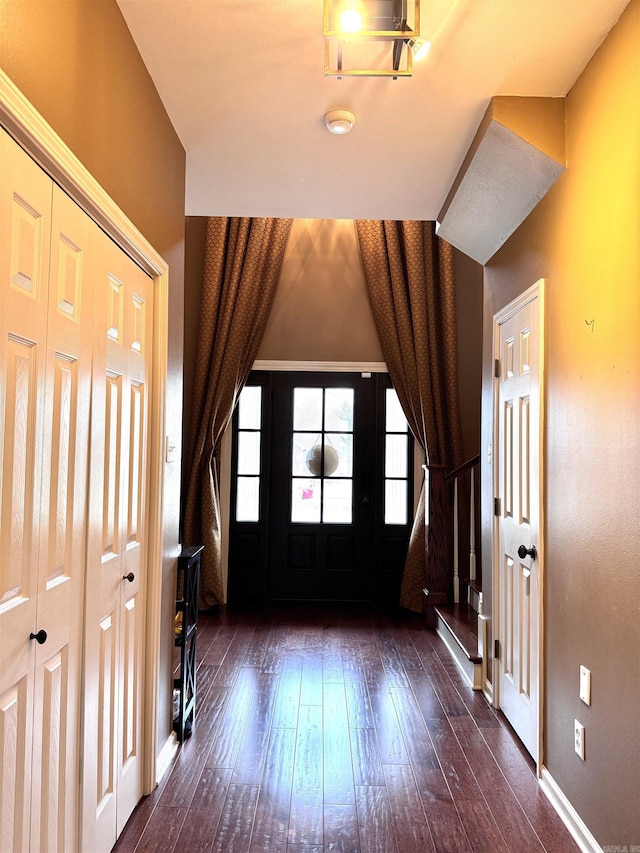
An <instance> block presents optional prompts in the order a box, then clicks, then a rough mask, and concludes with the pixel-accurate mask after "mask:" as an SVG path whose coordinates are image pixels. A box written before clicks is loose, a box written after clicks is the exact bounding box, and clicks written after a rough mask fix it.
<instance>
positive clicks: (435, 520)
mask: <svg viewBox="0 0 640 853" xmlns="http://www.w3.org/2000/svg"><path fill="white" fill-rule="evenodd" d="M423 468H424V472H425V483H424V489H425V492H424V499H425V513H424V517H425V588H424V623H425V627H426V628H429V629H431V630H435V628H436V613H435V608H436V607H443V606H445V605H447V604H448V603H449V600H450V596H451V586H452V584H451V540H452V520H451V519H452V513H451V500H450V496H449V488H448V485H447V482H446V480H445V469H444V467H443V466H442V465H424V466H423Z"/></svg>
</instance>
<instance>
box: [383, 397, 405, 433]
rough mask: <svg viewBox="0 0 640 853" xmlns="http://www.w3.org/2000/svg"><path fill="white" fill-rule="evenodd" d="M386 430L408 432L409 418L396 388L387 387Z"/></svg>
mask: <svg viewBox="0 0 640 853" xmlns="http://www.w3.org/2000/svg"><path fill="white" fill-rule="evenodd" d="M385 402H386V415H385V432H406V431H407V419H406V418H405V416H404V412H403V411H402V406H401V405H400V401H399V400H398V395H397V394H396V390H395V388H387V389H386V401H385Z"/></svg>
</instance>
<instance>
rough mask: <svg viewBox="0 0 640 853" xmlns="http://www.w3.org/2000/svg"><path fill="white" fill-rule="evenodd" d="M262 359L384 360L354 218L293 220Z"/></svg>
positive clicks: (259, 356) (261, 350)
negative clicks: (364, 276) (363, 270)
mask: <svg viewBox="0 0 640 853" xmlns="http://www.w3.org/2000/svg"><path fill="white" fill-rule="evenodd" d="M258 358H259V359H269V360H271V359H273V360H276V361H346V362H349V361H379V362H381V361H384V358H383V356H382V350H381V349H380V343H379V342H378V334H377V332H376V328H375V325H374V322H373V314H372V313H371V307H370V305H369V299H368V297H367V291H366V289H365V284H364V278H363V275H362V266H361V264H360V255H359V253H358V244H357V241H356V233H355V226H354V223H353V220H351V219H295V220H294V222H293V226H292V228H291V235H290V237H289V242H288V243H287V252H286V255H285V259H284V263H283V265H282V273H281V275H280V283H279V285H278V291H277V293H276V298H275V301H274V305H273V309H272V311H271V315H270V317H269V322H268V324H267V328H266V331H265V335H264V339H263V341H262V345H261V346H260V351H259V352H258Z"/></svg>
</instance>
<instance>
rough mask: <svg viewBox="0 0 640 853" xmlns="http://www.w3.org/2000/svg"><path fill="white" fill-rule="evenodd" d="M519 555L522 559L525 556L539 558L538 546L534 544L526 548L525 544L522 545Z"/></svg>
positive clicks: (533, 558)
mask: <svg viewBox="0 0 640 853" xmlns="http://www.w3.org/2000/svg"><path fill="white" fill-rule="evenodd" d="M518 557H520V559H521V560H524V558H525V557H531V559H532V560H537V559H538V552H537V551H536V546H535V545H532V546H531V548H525V547H524V545H521V546H520V547H519V548H518Z"/></svg>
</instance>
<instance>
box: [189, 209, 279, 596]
mask: <svg viewBox="0 0 640 853" xmlns="http://www.w3.org/2000/svg"><path fill="white" fill-rule="evenodd" d="M291 224H292V220H291V219H273V218H260V219H258V218H250V217H224V216H213V217H210V218H209V219H208V221H207V233H206V243H205V263H204V277H203V283H202V299H201V304H200V329H199V334H198V348H197V358H196V372H195V380H194V392H193V408H192V411H191V412H189V413H186V416H187V417H190V418H191V433H190V441H189V457H188V458H189V461H190V468H189V470H190V477H189V482H188V485H187V497H186V502H185V509H184V522H183V539H184V544H185V545H204V546H205V548H204V551H203V554H202V563H201V569H200V606H201V607H202V608H208V607H213V606H215V605H216V604H221V603H223V587H222V568H221V560H220V496H219V468H218V452H219V449H220V443H221V441H222V436H223V434H224V431H225V429H226V428H227V426H228V424H229V421H230V420H231V417H232V415H233V410H234V408H235V405H236V403H237V400H238V396H239V394H240V391H241V390H242V388H243V386H244V384H245V383H246V381H247V378H248V376H249V373H250V372H251V367H252V365H253V362H254V360H255V358H256V355H257V353H258V349H259V347H260V342H261V341H262V337H263V335H264V330H265V327H266V324H267V319H268V317H269V312H270V311H271V306H272V304H273V297H274V295H275V292H276V288H277V285H278V279H279V278H280V270H281V268H282V261H283V259H284V253H285V249H286V245H287V240H288V238H289V232H290V230H291Z"/></svg>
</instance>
